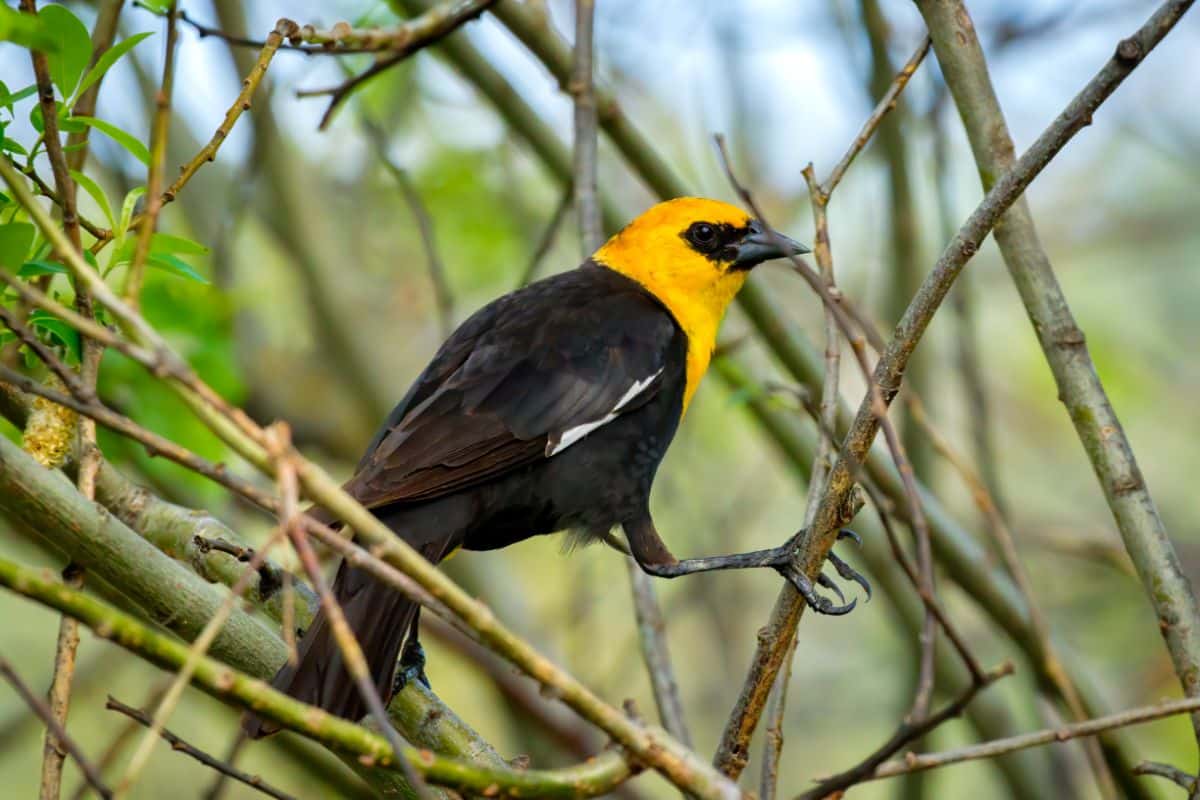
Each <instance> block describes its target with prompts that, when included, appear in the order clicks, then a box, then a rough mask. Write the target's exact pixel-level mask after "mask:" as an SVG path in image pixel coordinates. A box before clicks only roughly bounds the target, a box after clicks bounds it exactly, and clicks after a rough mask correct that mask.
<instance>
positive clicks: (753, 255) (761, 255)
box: [733, 219, 812, 270]
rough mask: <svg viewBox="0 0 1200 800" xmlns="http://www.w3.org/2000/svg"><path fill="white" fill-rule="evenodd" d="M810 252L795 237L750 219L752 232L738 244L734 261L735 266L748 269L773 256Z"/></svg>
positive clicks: (784, 256)
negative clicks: (792, 237)
mask: <svg viewBox="0 0 1200 800" xmlns="http://www.w3.org/2000/svg"><path fill="white" fill-rule="evenodd" d="M810 252H812V251H811V250H810V249H809V248H807V247H805V246H804V245H802V244H800V243H799V242H797V241H796V240H795V239H790V238H788V237H787V236H784V235H783V234H782V233H779V232H778V231H773V230H771V229H770V228H768V227H766V226H765V225H763V224H762V223H761V222H759V221H758V220H756V219H755V220H751V221H750V232H749V233H747V234H746V235H745V236H744V237H743V238H742V241H741V243H740V244H739V245H738V246H737V258H735V259H734V261H733V268H734V269H740V270H748V269H752V268H754V267H756V266H758V265H759V264H761V263H762V262H764V261H770V260H771V259H773V258H787V257H788V256H798V255H800V254H801V253H810Z"/></svg>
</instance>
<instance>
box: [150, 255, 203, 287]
mask: <svg viewBox="0 0 1200 800" xmlns="http://www.w3.org/2000/svg"><path fill="white" fill-rule="evenodd" d="M146 263H147V264H150V265H151V266H154V267H158V268H159V269H161V270H164V271H166V272H169V273H171V274H172V275H178V276H179V277H181V278H188V279H190V280H193V281H197V282H199V283H208V278H206V277H204V276H203V275H201V274H200V273H199V272H196V270H195V269H193V268H192V266H191V265H190V264H188V263H187V262H186V261H184V260H183V259H181V258H178V257H176V256H173V255H170V254H169V253H151V254H150V255H149V256H148V257H147V258H146Z"/></svg>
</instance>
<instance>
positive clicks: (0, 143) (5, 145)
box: [0, 137, 29, 156]
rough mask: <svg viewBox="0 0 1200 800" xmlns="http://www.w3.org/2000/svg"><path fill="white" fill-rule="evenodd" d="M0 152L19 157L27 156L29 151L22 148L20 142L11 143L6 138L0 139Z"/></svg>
mask: <svg viewBox="0 0 1200 800" xmlns="http://www.w3.org/2000/svg"><path fill="white" fill-rule="evenodd" d="M0 150H3V151H5V152H7V153H16V154H17V155H19V156H27V155H29V151H28V150H26V149H25V148H24V147H22V146H21V143H20V142H17V141H13V140H12V139H9V138H8V137H5V138H3V139H0Z"/></svg>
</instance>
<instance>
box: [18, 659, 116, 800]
mask: <svg viewBox="0 0 1200 800" xmlns="http://www.w3.org/2000/svg"><path fill="white" fill-rule="evenodd" d="M0 676H3V677H4V679H5V680H7V681H8V682H9V684H11V685H12V687H13V688H14V689H16V691H17V694H19V695H20V696H21V699H22V700H24V701H25V704H26V705H28V706H29V707H30V708H31V709H33V712H34V713H35V714H37V715H38V717H40V718H41V720H42V722H44V723H46V727H47V728H48V729H50V730H52V731H54V737H55V738H56V739H57V740H58V741H59V742H60V743H61V744H62V746H63V748H65V749H66V751H67V752H68V753H70V755H71V758H73V759H75V763H76V764H78V765H79V768H80V769H81V770H83V774H84V776H85V777H86V778H87V782H88V783H90V784H91V785H92V788H94V789H95V790H96V792H97V793H99V795H100V796H101V797H103V798H106V800H107V798H111V797H112V796H113V794H112V791H111V790H110V789H109V788H108V787H107V786H105V785H104V780H103V779H102V778H101V776H100V773H99V772H97V771H96V768H95V767H94V766H92V763H91V762H90V761H88V760H87V757H86V756H85V755H84V754H83V751H82V750H80V749H79V745H77V744H76V743H75V740H74V739H72V738H71V737H70V735H68V734H67V730H66V728H64V727H63V726H62V723H61V722H59V721H58V718H57V717H55V716H54V712H53V711H52V710H51V709H50V707H49V706H47V705H46V703H44V702H43V701H42V699H41V698H40V697H38V696H37V695H36V694H34V693H33V690H32V689H30V688H29V685H28V684H26V683H25V681H23V680H21V676H19V675H17V673H16V672H14V671H13V668H12V665H11V664H9V663H8V660H7V659H5V658H4V657H3V656H0Z"/></svg>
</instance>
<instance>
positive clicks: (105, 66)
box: [75, 31, 153, 97]
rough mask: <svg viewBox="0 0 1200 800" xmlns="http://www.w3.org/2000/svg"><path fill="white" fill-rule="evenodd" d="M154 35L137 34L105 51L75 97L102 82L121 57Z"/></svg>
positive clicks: (90, 70)
mask: <svg viewBox="0 0 1200 800" xmlns="http://www.w3.org/2000/svg"><path fill="white" fill-rule="evenodd" d="M152 35H153V33H152V32H151V31H146V32H145V33H135V34H134V35H132V36H130V37H129V38H128V39H124V40H122V41H121V42H119V43H117V44H115V45H113V46H112V47H110V48H109V49H108V50H105V51H104V55H102V56H100V58H98V59H96V63H95V64H93V65H92V68H91V69H89V70H88V71H87V74H86V75H84V76H83V80H82V81H81V82H80V84H79V88H78V89H76V90H75V96H76V97H78V96H80V95H82V94H83V93H84V92H86V91H87V90H88V89H90V88H91V87H92V84H94V83H95V82H96V81H98V80H100V78H102V77H103V76H104V73H106V72H108V71H109V69H111V68H112V65H113V64H115V63H117V62H118V61H119V60H120V59H121V56H123V55H125V54H126V53H128V52H129V51H130V50H132V49H133V48H134V47H136V46H137V45H138V43H139V42H141V41H143V40H144V39H146V37H148V36H152Z"/></svg>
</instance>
